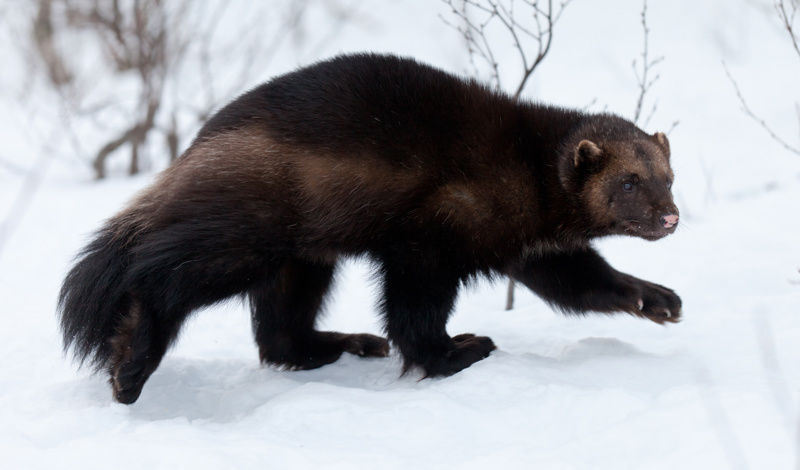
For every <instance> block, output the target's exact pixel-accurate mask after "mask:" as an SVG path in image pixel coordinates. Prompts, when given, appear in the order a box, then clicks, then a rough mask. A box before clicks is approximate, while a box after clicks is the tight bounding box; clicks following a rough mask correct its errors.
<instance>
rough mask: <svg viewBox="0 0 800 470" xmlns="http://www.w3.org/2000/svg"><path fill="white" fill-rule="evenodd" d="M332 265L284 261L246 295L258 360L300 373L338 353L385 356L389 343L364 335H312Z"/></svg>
mask: <svg viewBox="0 0 800 470" xmlns="http://www.w3.org/2000/svg"><path fill="white" fill-rule="evenodd" d="M334 269H335V268H334V266H332V265H322V264H315V263H310V262H307V261H303V260H300V259H294V258H293V259H289V260H287V261H286V262H284V263H283V265H282V266H281V268H280V269H279V271H278V272H277V274H276V275H275V276H274V277H271V278H270V279H268V280H266V281H265V282H263V283H262V284H261V285H259V286H258V287H256V288H254V289H252V290H251V291H250V305H251V309H252V320H253V333H254V334H255V340H256V344H258V350H259V356H260V358H261V362H264V363H267V364H272V365H276V366H278V367H284V368H287V369H293V370H301V369H314V368H317V367H321V366H324V365H325V364H330V363H331V362H334V361H336V360H337V359H339V357H340V356H341V355H342V353H343V352H349V353H351V354H356V355H358V356H365V357H366V356H371V357H385V356H387V355H388V354H389V343H388V341H387V340H385V339H384V338H381V337H379V336H375V335H370V334H345V333H337V332H330V331H317V330H316V329H315V327H314V326H315V323H316V318H317V314H318V313H319V311H320V309H321V308H322V306H323V303H324V299H325V295H326V294H327V292H328V290H329V288H330V285H331V281H332V280H333V273H334Z"/></svg>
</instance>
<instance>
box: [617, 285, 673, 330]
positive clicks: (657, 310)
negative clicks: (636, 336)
mask: <svg viewBox="0 0 800 470" xmlns="http://www.w3.org/2000/svg"><path fill="white" fill-rule="evenodd" d="M632 281H633V282H632V287H633V289H632V291H633V293H632V295H629V296H628V300H626V305H625V307H624V310H626V311H627V312H629V313H632V314H633V315H636V316H639V317H643V318H647V319H648V320H652V321H654V322H656V323H658V324H659V325H663V324H664V323H667V322H669V323H677V322H679V321H680V320H681V298H680V297H678V296H677V295H676V294H675V292H673V291H672V289H668V288H666V287H664V286H660V285H658V284H653V283H652V282H647V281H643V280H641V279H635V278H634V279H632Z"/></svg>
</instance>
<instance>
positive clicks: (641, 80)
mask: <svg viewBox="0 0 800 470" xmlns="http://www.w3.org/2000/svg"><path fill="white" fill-rule="evenodd" d="M642 29H643V30H644V49H643V51H642V72H641V74H640V73H639V70H637V68H636V62H637V61H636V59H634V60H633V72H634V73H635V74H636V83H637V85H638V86H639V97H638V99H637V100H636V109H635V111H634V113H633V122H634V123H635V124H638V123H639V119H640V118H641V116H642V107H643V105H644V99H645V96H646V95H647V92H648V91H649V90H650V88H652V87H653V85H654V84H655V83H656V82H657V81H658V79H659V78H661V76H660V75H658V74H656V76H655V77H652V78H650V77H649V75H650V73H651V71H652V70H653V69H654V68H655V67H656V66H657V65H658V64H660V63H661V62H663V61H664V56H660V57H656V58H655V59H652V60H650V58H649V55H650V28H648V26H647V0H644V2H643V5H642ZM657 106H658V102H656V103H654V104H653V109H652V110H650V114H649V115H648V116H647V119H646V120H645V127H647V124H648V123H649V122H650V119H651V118H652V117H653V115H654V114H655V112H656V107H657ZM673 127H674V126H673Z"/></svg>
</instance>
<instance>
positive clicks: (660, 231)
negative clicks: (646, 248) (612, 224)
mask: <svg viewBox="0 0 800 470" xmlns="http://www.w3.org/2000/svg"><path fill="white" fill-rule="evenodd" d="M622 232H623V234H625V235H630V236H632V237H639V238H643V239H645V240H647V241H651V242H652V241H656V240H660V239H662V238H664V237H666V236H667V235H669V234H670V233H672V232H674V230H670V229H664V228H663V227H658V228H656V229H655V230H653V229H650V228H646V227H645V226H644V225H643V224H642V222H641V221H639V220H635V219H629V220H626V221H624V222H623V223H622Z"/></svg>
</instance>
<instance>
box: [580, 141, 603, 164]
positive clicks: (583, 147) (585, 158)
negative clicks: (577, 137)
mask: <svg viewBox="0 0 800 470" xmlns="http://www.w3.org/2000/svg"><path fill="white" fill-rule="evenodd" d="M601 155H603V150H602V149H600V147H598V146H597V144H595V143H594V142H592V141H591V140H582V141H580V143H579V144H578V147H577V148H576V149H575V160H574V163H575V168H578V166H580V164H581V163H588V162H595V161H597V159H598V158H600V156H601Z"/></svg>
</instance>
